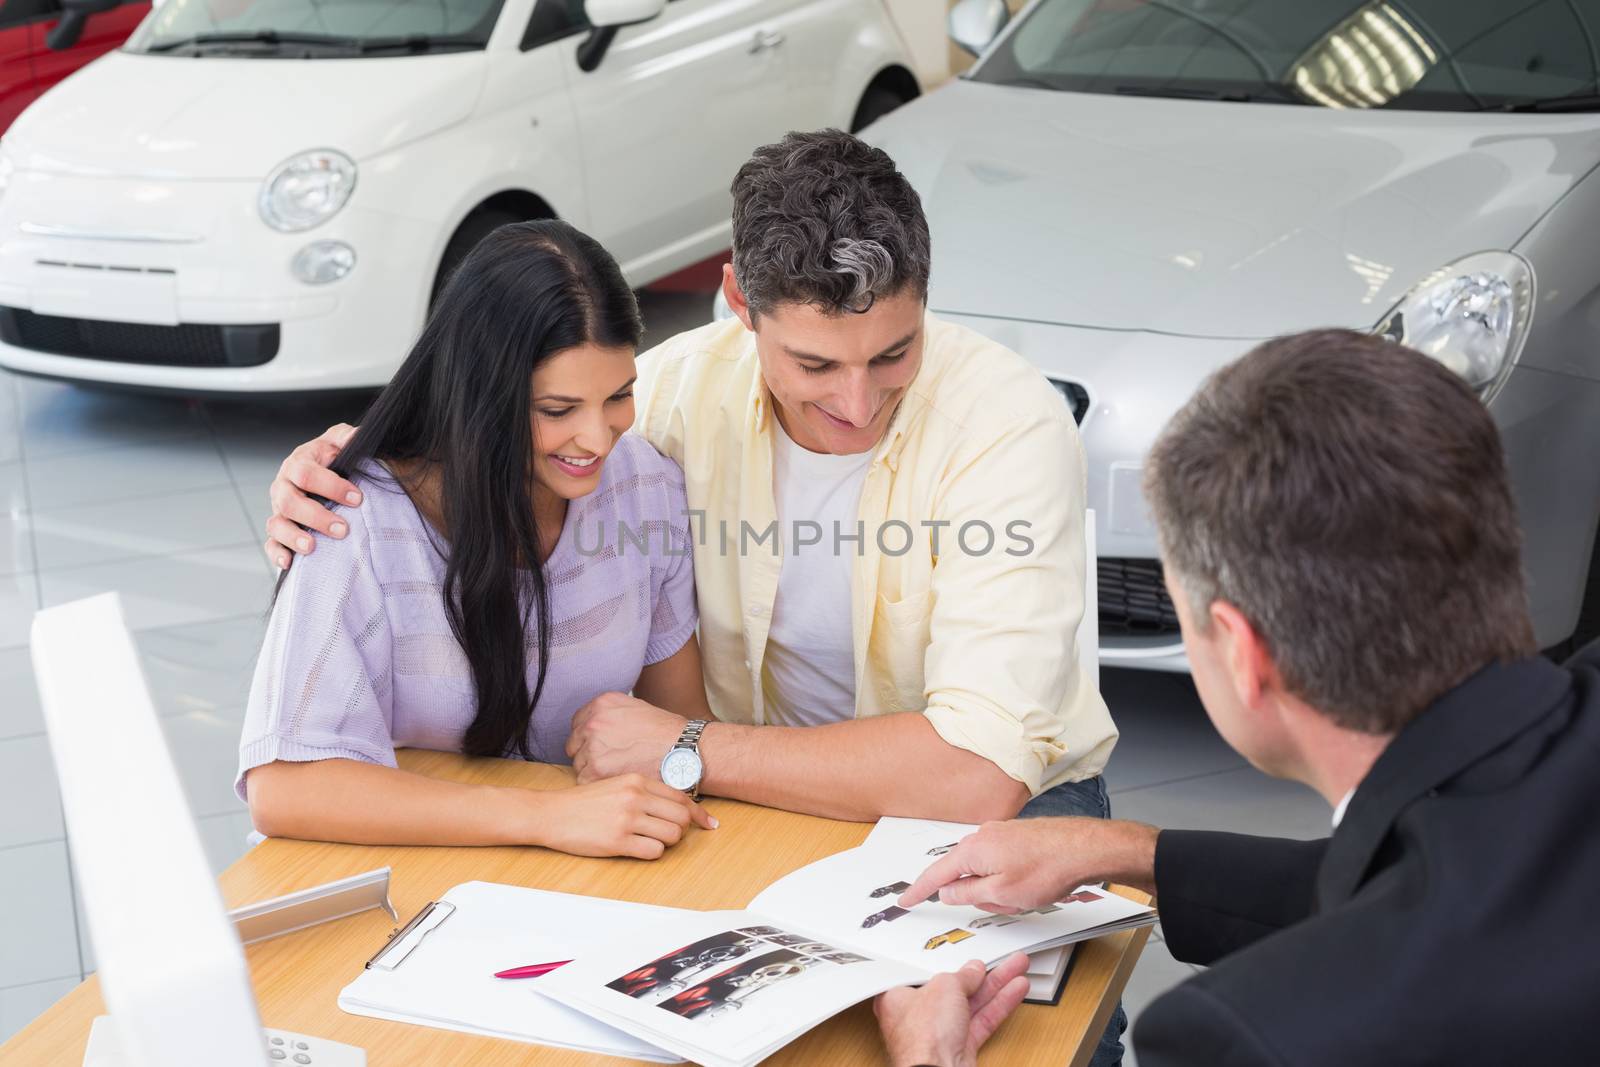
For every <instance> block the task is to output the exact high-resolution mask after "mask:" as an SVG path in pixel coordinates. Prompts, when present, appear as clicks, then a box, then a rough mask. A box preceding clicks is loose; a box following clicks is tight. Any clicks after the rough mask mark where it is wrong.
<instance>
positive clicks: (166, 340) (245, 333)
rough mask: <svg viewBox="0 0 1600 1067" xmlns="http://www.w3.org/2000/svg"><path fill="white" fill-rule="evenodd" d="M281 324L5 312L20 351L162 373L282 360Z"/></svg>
mask: <svg viewBox="0 0 1600 1067" xmlns="http://www.w3.org/2000/svg"><path fill="white" fill-rule="evenodd" d="M278 339H279V330H278V325H277V324H276V323H271V324H262V325H242V326H234V325H228V326H208V325H201V324H198V323H183V324H180V325H177V326H152V325H149V324H146V323H138V322H107V321H103V320H100V319H77V318H66V317H63V316H59V315H39V314H36V313H34V312H32V311H28V310H26V309H23V308H9V307H0V340H4V341H5V343H6V344H9V345H15V346H16V347H17V348H26V349H29V350H31V351H34V352H48V353H50V354H51V355H57V356H78V357H81V358H83V359H98V360H105V361H107V362H110V363H144V364H149V365H152V366H160V367H258V366H260V365H261V364H263V363H267V362H269V361H270V360H271V359H272V358H273V357H274V356H276V355H277V354H278Z"/></svg>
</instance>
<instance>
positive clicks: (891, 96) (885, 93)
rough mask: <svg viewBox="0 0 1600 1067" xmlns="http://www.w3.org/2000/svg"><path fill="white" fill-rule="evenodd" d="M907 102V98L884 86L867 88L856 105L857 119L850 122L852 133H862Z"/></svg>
mask: <svg viewBox="0 0 1600 1067" xmlns="http://www.w3.org/2000/svg"><path fill="white" fill-rule="evenodd" d="M905 102H906V99H905V97H903V96H901V95H900V94H899V93H897V92H895V91H894V90H893V89H890V88H888V87H886V86H882V85H872V86H868V87H867V91H866V92H865V93H863V94H862V95H861V103H859V104H857V105H856V117H855V118H853V119H851V120H850V132H851V133H860V132H861V131H862V130H864V129H866V128H867V127H868V126H870V125H872V124H873V123H874V122H876V121H878V120H879V119H881V118H883V116H885V115H887V114H888V113H889V112H891V111H893V110H894V109H895V108H897V107H899V106H900V105H901V104H904V103H905Z"/></svg>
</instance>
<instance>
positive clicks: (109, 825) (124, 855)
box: [33, 593, 269, 1067]
mask: <svg viewBox="0 0 1600 1067" xmlns="http://www.w3.org/2000/svg"><path fill="white" fill-rule="evenodd" d="M33 666H34V674H35V676H36V677H37V679H38V684H39V694H40V697H41V698H42V702H43V705H44V719H45V726H46V728H47V729H48V731H49V734H50V748H51V751H52V752H53V753H54V756H55V763H56V771H57V775H58V776H59V778H60V783H61V806H62V810H63V811H64V812H65V814H66V820H67V838H68V842H69V847H70V851H71V857H72V864H73V870H74V871H75V872H76V874H77V882H78V888H79V891H80V892H81V894H82V897H83V905H84V910H85V911H86V912H87V914H88V919H89V930H90V932H91V933H92V934H93V935H94V945H95V956H96V958H97V960H98V962H99V974H100V989H101V992H102V994H103V995H104V997H105V1002H106V1007H107V1008H108V1009H109V1010H110V1013H111V1015H110V1018H109V1019H100V1020H97V1021H96V1024H95V1029H94V1034H93V1037H92V1038H91V1042H90V1050H89V1054H88V1055H87V1056H86V1057H85V1060H84V1062H85V1064H89V1063H107V1064H122V1065H126V1067H147V1065H149V1067H154V1065H156V1064H160V1065H163V1067H217V1065H219V1064H228V1065H230V1067H233V1065H239V1067H267V1064H268V1063H269V1061H268V1059H267V1049H266V1045H265V1044H264V1042H263V1036H262V1029H261V1021H260V1019H259V1017H258V1015H257V1013H256V1004H255V996H254V994H253V992H252V991H251V987H250V973H249V970H248V968H247V967H246V965H245V958H244V950H243V949H242V948H241V947H240V944H239V938H238V936H237V934H236V933H235V932H234V928H233V925H232V924H231V923H230V922H229V921H228V915H227V912H226V911H225V910H224V908H223V905H222V897H221V894H220V893H219V892H218V891H217V886H216V883H215V881H214V880H213V879H212V876H211V871H210V868H209V867H208V866H207V864H206V859H205V854H204V852H203V851H202V850H201V847H200V834H199V831H198V830H197V829H196V827H195V823H194V818H193V817H192V815H191V814H190V811H189V805H188V803H187V801H186V800H185V799H184V795H183V790H182V787H181V786H180V785H179V783H178V774H177V771H176V769H175V768H174V766H173V762H172V756H171V754H170V753H169V752H168V750H167V745H166V740H165V738H164V737H163V736H162V732H161V725H160V723H159V722H158V721H157V720H156V712H155V707H154V705H153V704H152V702H151V699H150V692H149V689H148V687H147V686H146V684H145V680H144V674H143V672H142V671H141V669H140V667H139V659H138V656H137V654H136V652H135V651H134V645H133V640H132V638H131V637H130V636H129V634H128V629H127V625H126V623H125V622H124V620H123V615H122V604H121V601H120V600H119V598H118V597H117V594H115V593H107V594H104V595H101V596H96V597H90V598H89V599H87V600H79V601H76V602H74V603H71V604H63V605H61V606H60V607H55V608H47V609H45V610H44V611H41V612H39V613H38V614H37V615H36V616H35V617H34V622H33ZM97 1049H98V1051H97Z"/></svg>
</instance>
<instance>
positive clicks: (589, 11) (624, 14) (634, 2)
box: [583, 0, 667, 30]
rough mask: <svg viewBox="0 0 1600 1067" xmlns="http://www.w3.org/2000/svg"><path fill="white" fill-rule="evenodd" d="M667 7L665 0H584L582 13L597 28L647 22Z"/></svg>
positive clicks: (602, 28)
mask: <svg viewBox="0 0 1600 1067" xmlns="http://www.w3.org/2000/svg"><path fill="white" fill-rule="evenodd" d="M666 8H667V0H584V3H583V15H584V17H585V18H587V19H588V20H589V25H591V26H593V27H594V28H595V29H597V30H604V29H609V28H610V27H613V26H632V25H633V24H634V23H636V22H649V21H650V20H651V19H653V18H655V17H656V16H657V15H659V14H661V12H663V11H665V10H666Z"/></svg>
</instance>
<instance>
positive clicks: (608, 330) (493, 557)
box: [333, 221, 644, 759]
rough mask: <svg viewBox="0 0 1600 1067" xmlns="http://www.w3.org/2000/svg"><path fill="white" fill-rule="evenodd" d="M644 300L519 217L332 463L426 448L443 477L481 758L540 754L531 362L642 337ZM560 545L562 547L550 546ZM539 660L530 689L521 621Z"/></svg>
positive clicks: (593, 250) (452, 292) (476, 258)
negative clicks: (534, 729) (533, 743)
mask: <svg viewBox="0 0 1600 1067" xmlns="http://www.w3.org/2000/svg"><path fill="white" fill-rule="evenodd" d="M643 332H644V326H643V323H642V322H641V321H640V318H639V305H638V303H637V302H636V301H635V300H634V296H633V291H632V290H631V289H629V288H628V284H627V282H626V281H624V280H623V277H622V270H621V268H619V267H618V266H617V262H616V260H614V259H612V258H611V254H610V253H609V252H607V251H606V250H605V249H604V248H602V247H601V246H600V244H599V242H597V241H595V240H594V239H593V238H591V237H589V236H587V235H586V234H583V233H580V232H579V231H578V230H576V229H574V228H573V227H572V226H570V225H568V224H567V223H564V222H557V221H538V222H518V223H512V224H510V225H506V226H502V227H500V228H499V229H497V230H495V231H494V232H493V233H491V234H490V235H489V236H488V237H486V238H484V239H483V241H482V242H480V243H479V244H478V246H477V247H476V248H474V249H473V250H472V252H471V253H469V254H468V255H467V257H466V258H465V259H464V260H462V262H461V265H460V266H459V267H458V268H457V269H456V270H455V272H454V273H453V274H452V275H451V277H450V279H449V281H448V282H446V283H445V286H444V289H443V290H442V291H441V292H440V294H439V298H438V300H437V301H436V302H435V304H434V307H433V311H432V313H431V314H430V315H429V317H428V322H427V325H426V326H424V327H423V330H422V336H421V337H420V338H419V339H418V341H417V343H416V345H415V346H414V347H413V348H412V349H411V354H410V355H409V356H407V357H406V361H405V363H404V364H403V365H402V366H401V367H400V370H399V372H398V373H396V374H395V376H394V378H393V379H392V380H391V381H390V382H389V385H388V387H387V388H385V389H384V391H383V392H382V393H381V394H380V395H379V396H378V398H377V400H376V401H374V402H373V405H372V407H371V408H370V409H369V410H368V411H367V414H366V417H365V418H364V419H362V421H361V428H360V429H359V430H358V431H356V434H355V436H354V437H352V438H351V439H350V442H349V443H348V444H347V445H345V447H344V450H343V451H342V452H340V454H339V458H338V460H337V461H336V462H335V463H334V464H333V469H334V470H335V471H336V472H337V473H339V474H340V475H342V476H344V477H346V478H348V477H350V475H351V474H352V473H353V472H356V471H358V470H360V469H361V468H362V466H363V465H364V464H369V461H371V460H401V461H407V460H419V461H422V462H423V463H424V464H426V465H427V466H428V467H431V468H432V469H433V470H435V471H436V472H437V474H438V476H439V484H440V486H441V490H442V491H441V503H442V507H443V511H444V520H445V526H446V531H447V532H446V536H447V537H448V538H449V541H450V550H449V554H448V559H447V562H446V567H445V577H444V589H443V594H444V606H445V613H446V615H447V617H448V618H449V619H450V629H451V631H452V632H453V633H454V634H455V638H456V640H457V641H458V642H460V644H461V648H462V651H463V652H465V653H466V657H467V662H468V663H469V664H470V665H471V667H472V678H473V683H474V685H475V687H476V689H477V701H478V710H477V717H476V718H474V719H473V720H472V725H470V726H468V727H467V731H466V734H465V735H464V736H463V737H462V750H463V751H464V752H466V753H467V754H468V755H473V756H505V755H511V754H515V755H520V756H521V757H522V758H523V759H532V758H533V754H532V752H530V750H529V748H528V723H529V720H530V719H531V717H532V715H533V709H534V706H535V705H536V704H537V703H538V702H539V695H540V693H541V692H542V691H543V690H544V679H545V673H546V670H547V669H548V667H549V664H550V625H551V623H550V595H549V588H548V586H547V584H546V581H545V575H544V569H543V567H542V566H541V563H540V561H541V560H542V559H543V558H544V553H543V551H541V550H542V549H543V548H545V547H546V546H544V545H542V544H541V543H540V539H539V526H538V523H537V522H535V521H534V510H533V493H532V486H531V478H532V473H531V470H532V468H531V458H532V454H533V442H534V433H533V418H534V415H533V403H532V376H533V372H534V369H535V368H537V367H538V366H539V365H540V364H541V363H543V362H544V361H545V360H547V359H549V358H550V357H551V356H553V355H554V354H556V353H557V352H560V351H562V350H564V349H568V348H573V347H576V346H578V345H582V344H595V345H599V346H601V347H604V348H620V347H624V346H626V347H629V348H637V347H638V346H639V340H640V338H641V336H642V335H643ZM550 547H553V546H550ZM530 618H531V619H533V620H534V622H535V634H536V637H537V641H538V656H539V658H538V672H537V674H536V675H535V677H536V681H535V684H534V687H533V691H532V693H531V694H530V693H529V691H528V665H527V647H528V643H527V629H528V623H529V619H530Z"/></svg>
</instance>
